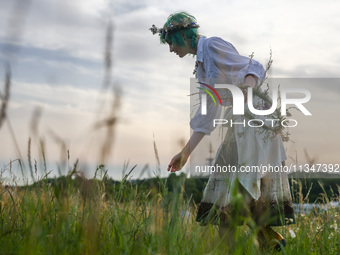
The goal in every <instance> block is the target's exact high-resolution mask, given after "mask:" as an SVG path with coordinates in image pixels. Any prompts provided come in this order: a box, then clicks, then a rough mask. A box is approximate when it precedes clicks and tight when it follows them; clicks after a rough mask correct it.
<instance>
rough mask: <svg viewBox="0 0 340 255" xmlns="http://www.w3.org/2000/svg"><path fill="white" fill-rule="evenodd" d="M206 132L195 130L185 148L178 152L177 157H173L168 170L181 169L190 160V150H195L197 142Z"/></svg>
mask: <svg viewBox="0 0 340 255" xmlns="http://www.w3.org/2000/svg"><path fill="white" fill-rule="evenodd" d="M204 135H205V133H202V132H194V133H193V134H192V135H191V137H190V139H189V141H188V142H187V144H186V145H185V146H184V148H183V150H182V151H181V152H180V153H178V154H177V155H176V156H175V157H173V158H172V160H171V161H170V163H169V165H168V171H171V172H176V171H179V170H181V168H182V167H183V166H184V165H185V163H186V162H187V161H188V158H189V156H190V152H191V151H193V150H194V149H195V148H196V146H197V144H199V142H200V141H201V140H202V138H203V137H204Z"/></svg>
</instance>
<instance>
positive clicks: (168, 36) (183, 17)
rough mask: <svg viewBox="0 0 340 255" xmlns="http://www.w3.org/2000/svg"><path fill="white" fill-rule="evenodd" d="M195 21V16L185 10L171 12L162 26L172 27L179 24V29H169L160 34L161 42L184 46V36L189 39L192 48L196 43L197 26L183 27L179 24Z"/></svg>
mask: <svg viewBox="0 0 340 255" xmlns="http://www.w3.org/2000/svg"><path fill="white" fill-rule="evenodd" d="M188 22H190V24H193V23H196V18H195V17H194V16H192V15H190V14H188V13H186V12H178V13H174V14H171V15H170V16H169V17H168V20H167V21H166V22H165V24H164V26H163V28H172V27H176V26H177V25H179V29H174V30H172V29H169V30H168V31H167V32H165V33H162V34H160V40H161V43H164V44H166V43H172V44H174V45H178V46H184V44H185V41H184V40H185V38H184V35H185V37H186V38H187V39H189V40H190V39H191V47H192V48H194V47H195V46H196V44H197V36H198V31H197V27H184V28H180V24H183V23H188Z"/></svg>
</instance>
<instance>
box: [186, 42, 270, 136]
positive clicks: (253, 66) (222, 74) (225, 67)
mask: <svg viewBox="0 0 340 255" xmlns="http://www.w3.org/2000/svg"><path fill="white" fill-rule="evenodd" d="M196 60H197V63H198V66H197V69H196V79H198V81H199V82H204V83H206V84H209V85H211V86H212V87H214V86H215V83H216V80H220V81H221V83H223V84H234V85H236V86H239V85H241V84H243V82H244V78H245V76H246V75H247V74H252V75H255V76H256V77H257V78H258V82H259V83H261V81H262V80H263V79H264V78H265V70H264V68H263V66H262V65H261V64H260V63H259V62H257V61H255V60H253V59H250V58H248V57H244V56H241V55H240V54H239V53H238V52H237V50H236V49H235V47H234V46H233V45H232V44H231V43H229V42H226V41H224V40H223V39H221V38H219V37H210V38H206V37H200V38H199V41H198V44H197V55H196ZM217 91H218V94H219V95H220V96H221V99H222V104H223V106H229V105H230V104H231V101H230V99H231V94H230V92H228V91H227V90H226V89H223V90H217ZM220 113H221V108H220V107H216V106H215V105H214V103H213V101H212V100H211V98H210V97H208V98H207V114H206V115H201V110H200V108H199V109H198V110H197V112H196V114H195V116H194V117H193V118H192V119H191V121H190V127H191V128H192V129H193V130H194V132H202V133H205V134H207V135H209V134H210V133H211V132H212V131H213V130H214V127H213V119H217V118H219V116H220Z"/></svg>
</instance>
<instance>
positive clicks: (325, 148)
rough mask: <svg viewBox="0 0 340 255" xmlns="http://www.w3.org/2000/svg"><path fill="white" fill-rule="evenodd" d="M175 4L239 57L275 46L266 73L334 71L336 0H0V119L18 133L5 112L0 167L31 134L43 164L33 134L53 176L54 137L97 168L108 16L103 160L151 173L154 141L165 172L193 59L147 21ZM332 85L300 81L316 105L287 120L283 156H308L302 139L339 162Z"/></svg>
mask: <svg viewBox="0 0 340 255" xmlns="http://www.w3.org/2000/svg"><path fill="white" fill-rule="evenodd" d="M176 11H187V12H189V13H191V14H193V15H194V16H195V17H196V18H197V21H198V23H199V25H200V34H202V35H205V36H208V37H210V36H218V37H222V38H223V39H225V40H227V41H229V42H231V43H232V44H233V45H234V46H235V47H236V48H237V50H238V51H239V53H240V54H242V55H250V54H251V53H252V52H254V54H255V57H254V58H255V59H256V60H258V61H259V62H261V63H262V64H263V65H265V64H266V63H267V61H268V58H269V53H270V51H272V54H273V60H274V62H273V65H272V68H271V70H270V73H269V76H270V77H271V78H338V77H339V70H340V64H339V63H340V43H339V42H340V34H339V32H338V31H339V30H340V2H339V1H336V0H333V1H332V0H326V1H316V0H315V1H314V0H312V1H310V0H309V1H307V0H306V1H305V0H302V1H293V0H289V1H269V0H268V1H266V0H262V1H225V0H223V1H222V0H219V1H217V0H210V1H198V0H196V1H178V0H175V1H173V0H172V1H167V0H165V1H154V0H139V1H135V0H133V1H129V0H117V1H104V0H77V1H66V0H31V1H6V0H0V15H1V19H0V61H1V70H0V78H1V85H0V91H1V93H3V84H4V79H5V70H6V69H5V64H6V63H9V64H10V67H11V74H12V76H11V78H12V86H11V100H10V103H9V112H8V119H9V123H10V124H11V126H12V127H13V133H14V136H13V135H11V133H10V128H9V125H8V122H7V123H5V124H4V125H3V126H2V127H1V129H0V142H1V147H0V162H1V165H0V168H1V169H2V170H6V171H7V169H8V168H9V166H8V164H9V162H10V160H13V159H16V158H18V157H19V156H20V155H21V157H22V158H23V159H25V160H26V159H27V147H28V140H29V137H31V138H32V148H31V154H32V155H31V157H32V160H33V161H34V159H36V160H37V161H38V162H41V156H40V154H39V149H38V148H39V142H38V137H39V138H40V139H43V140H44V141H45V143H46V145H45V152H46V160H47V162H48V164H49V169H48V170H53V171H54V173H55V174H56V173H57V172H56V171H57V170H56V169H57V162H59V163H60V160H61V155H60V154H61V149H60V143H57V142H56V139H55V137H56V136H58V137H59V138H60V139H62V140H63V141H64V142H65V144H66V147H67V149H68V150H69V151H70V160H69V164H70V165H73V164H74V162H75V161H76V160H77V159H79V160H80V164H81V165H82V167H83V169H84V170H87V172H88V174H89V175H93V174H94V170H95V169H94V167H93V166H95V165H98V164H99V163H101V162H100V155H99V154H100V153H99V152H100V148H101V145H102V144H103V139H104V138H105V133H104V132H103V131H104V130H95V129H94V128H93V126H94V123H95V122H96V121H98V120H100V119H101V117H103V116H105V114H106V112H108V111H109V110H110V108H109V107H110V92H111V90H108V91H105V93H104V95H102V94H101V93H100V91H101V88H102V84H103V77H104V50H105V33H106V28H107V25H108V23H109V22H110V21H112V22H113V25H114V31H113V48H112V50H113V72H112V80H113V83H114V84H115V86H119V87H120V89H121V96H120V99H121V108H120V110H119V113H118V114H119V121H118V124H117V125H116V132H115V137H114V143H113V145H112V146H113V147H112V151H111V154H110V156H109V157H108V159H107V160H106V161H105V162H104V163H105V164H107V168H108V170H109V174H110V175H111V176H113V177H114V178H120V177H121V176H122V166H123V165H124V164H125V163H126V162H129V167H128V168H130V167H132V166H133V165H135V164H137V168H136V170H135V173H134V174H133V175H134V177H138V176H139V173H140V171H141V170H142V168H143V167H144V166H145V165H146V164H149V172H150V173H152V172H156V171H157V167H156V162H157V161H156V157H155V153H154V145H153V142H154V141H155V143H156V145H157V149H158V153H159V158H160V163H161V174H162V175H163V176H165V175H166V174H167V173H166V170H165V167H164V166H166V165H167V164H168V163H169V161H170V160H171V158H172V157H173V156H174V155H175V154H176V153H178V152H179V151H180V149H181V146H182V145H181V144H183V141H185V140H187V139H188V138H189V135H190V128H189V124H188V123H189V118H190V116H189V110H190V109H189V101H190V99H189V97H188V94H189V91H190V86H189V85H190V78H192V77H193V76H192V71H193V68H194V63H195V59H194V58H193V57H191V56H188V57H185V58H183V59H179V58H178V57H177V56H176V55H175V54H173V53H170V52H169V49H168V46H166V45H161V44H160V43H159V39H158V37H157V36H153V35H152V33H151V32H150V31H148V29H149V28H150V27H151V25H152V24H155V25H156V26H162V25H163V24H164V23H165V21H166V18H167V17H168V16H169V14H171V13H174V12H176ZM339 85H340V84H339V82H338V81H337V80H331V81H330V80H329V79H324V80H320V79H319V80H315V82H310V84H305V87H306V88H308V89H309V90H310V91H311V93H312V100H311V102H310V103H309V105H308V107H309V110H310V111H311V112H312V114H313V115H312V117H309V118H307V117H305V118H304V116H298V117H297V118H298V119H299V125H298V127H296V128H292V129H291V130H290V132H291V139H292V140H293V141H294V143H292V142H289V143H286V144H285V147H286V149H287V153H288V155H289V156H292V157H294V158H295V156H296V154H297V155H298V158H299V160H300V161H304V149H305V148H306V149H307V150H308V153H309V154H310V155H311V156H316V157H317V160H318V162H319V163H339V156H338V155H339V148H340V145H339V142H340V141H339V137H340V136H339V135H338V130H339V126H340V123H339V120H338V113H339V110H340V103H339V101H340V100H339V99H340V86H339ZM288 86H289V85H288ZM103 105H104V106H103ZM99 106H103V108H100V110H98V107H99ZM37 107H39V109H41V112H42V114H41V118H40V121H39V126H38V137H36V136H34V134H33V131H32V128H31V127H30V122H31V119H32V115H33V112H34V109H36V108H37ZM15 144H17V145H18V146H17V147H16V145H15ZM17 148H19V149H17ZM85 165H87V167H85ZM26 170H27V168H26ZM39 171H40V170H39ZM62 172H63V171H62ZM26 175H27V176H28V175H29V174H28V173H27V174H26ZM27 176H26V177H27Z"/></svg>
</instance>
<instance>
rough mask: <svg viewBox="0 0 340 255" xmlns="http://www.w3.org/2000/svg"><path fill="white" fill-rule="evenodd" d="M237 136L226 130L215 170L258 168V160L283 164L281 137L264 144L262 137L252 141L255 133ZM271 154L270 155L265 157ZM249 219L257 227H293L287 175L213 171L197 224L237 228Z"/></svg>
mask: <svg viewBox="0 0 340 255" xmlns="http://www.w3.org/2000/svg"><path fill="white" fill-rule="evenodd" d="M238 132H240V129H239V128H229V129H228V131H227V134H226V137H225V139H224V141H223V143H222V144H221V146H220V148H219V150H218V152H217V154H216V159H215V163H214V164H215V166H216V165H219V166H228V165H230V166H236V169H237V170H239V169H240V167H241V166H242V165H248V166H249V165H252V164H253V165H255V164H259V163H260V161H261V160H262V161H263V162H271V163H272V164H273V165H275V164H276V165H277V164H278V162H279V163H280V165H281V164H284V161H283V160H282V161H281V159H285V155H284V156H282V153H281V152H282V147H283V145H282V147H281V145H280V142H281V143H282V141H281V137H275V138H274V139H270V140H268V141H265V140H264V139H262V138H261V136H260V137H255V136H257V135H258V134H256V130H254V129H250V128H249V129H248V130H246V132H243V134H242V135H243V136H240V135H239V134H238ZM260 139H262V141H261V140H260ZM247 142H248V143H247ZM262 142H263V143H264V144H263V143H262ZM256 143H257V144H256ZM247 144H248V146H247ZM261 148H262V150H260V149H261ZM251 150H256V151H251ZM259 150H260V151H259ZM270 150H272V151H271V152H270V153H268V151H270ZM273 153H274V154H273ZM244 155H246V157H248V158H250V159H251V161H248V162H247V164H244V162H245V161H244V160H245V157H244ZM250 155H252V157H253V158H252V157H250ZM277 155H278V156H277ZM259 159H260V161H259ZM263 162H262V163H263ZM249 217H250V218H251V219H252V220H253V221H254V222H255V223H256V224H258V225H268V226H281V225H286V224H292V223H295V218H294V210H293V204H292V198H291V193H290V187H289V182H288V175H287V173H284V172H281V171H280V172H267V173H265V174H263V173H240V172H239V171H235V172H217V171H215V172H214V173H211V174H210V177H209V180H208V183H207V185H206V187H205V190H204V193H203V198H202V201H201V203H200V205H199V208H198V213H197V217H196V221H198V222H200V223H201V224H202V225H206V224H207V223H212V224H221V225H230V224H235V223H236V224H238V225H239V224H243V222H244V220H245V219H248V220H249Z"/></svg>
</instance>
